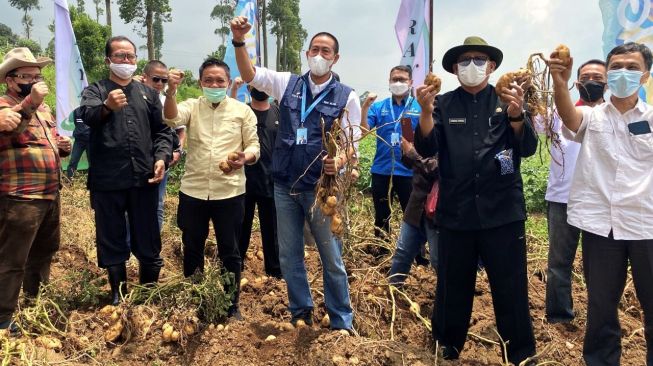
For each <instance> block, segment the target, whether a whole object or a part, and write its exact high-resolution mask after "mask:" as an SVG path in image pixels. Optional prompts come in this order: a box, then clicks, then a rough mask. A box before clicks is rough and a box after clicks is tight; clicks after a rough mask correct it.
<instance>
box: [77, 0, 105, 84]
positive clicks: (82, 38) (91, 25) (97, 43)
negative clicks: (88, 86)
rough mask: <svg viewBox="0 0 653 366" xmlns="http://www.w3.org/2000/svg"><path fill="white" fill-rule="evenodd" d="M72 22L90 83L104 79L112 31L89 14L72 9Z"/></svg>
mask: <svg viewBox="0 0 653 366" xmlns="http://www.w3.org/2000/svg"><path fill="white" fill-rule="evenodd" d="M70 20H71V22H72V26H73V32H74V33H75V38H76V39H77V47H78V48H79V53H80V55H81V57H82V63H83V64H84V71H86V78H87V79H88V81H89V83H93V82H95V81H98V80H101V79H104V78H105V77H106V76H107V75H108V74H109V70H108V68H107V66H106V65H105V63H104V59H105V56H104V45H105V43H106V41H107V39H109V38H110V37H111V29H110V28H109V27H107V26H105V25H101V24H99V23H98V22H96V21H95V20H93V19H92V18H91V17H90V16H89V15H88V14H85V13H79V12H78V11H77V9H75V8H73V7H71V8H70Z"/></svg>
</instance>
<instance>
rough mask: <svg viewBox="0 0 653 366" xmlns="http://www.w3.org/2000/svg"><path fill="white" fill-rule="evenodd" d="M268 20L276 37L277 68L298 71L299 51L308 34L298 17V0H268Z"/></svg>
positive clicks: (299, 68)
mask: <svg viewBox="0 0 653 366" xmlns="http://www.w3.org/2000/svg"><path fill="white" fill-rule="evenodd" d="M267 12H268V20H270V21H271V22H272V24H273V26H272V28H271V29H270V32H271V33H272V34H274V35H275V36H276V38H277V70H278V71H291V72H294V73H300V72H301V68H302V61H301V56H300V52H301V49H302V45H303V44H304V42H305V41H306V37H307V36H308V34H307V33H306V30H305V29H304V27H302V24H301V19H300V18H299V0H270V3H269V4H268V8H267Z"/></svg>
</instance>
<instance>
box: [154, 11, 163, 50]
mask: <svg viewBox="0 0 653 366" xmlns="http://www.w3.org/2000/svg"><path fill="white" fill-rule="evenodd" d="M162 46H163V20H162V19H161V14H159V13H155V14H154V58H155V59H157V60H160V59H161V47H162Z"/></svg>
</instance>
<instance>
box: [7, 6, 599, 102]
mask: <svg viewBox="0 0 653 366" xmlns="http://www.w3.org/2000/svg"><path fill="white" fill-rule="evenodd" d="M53 3H54V1H53V0H41V9H40V10H38V11H35V12H34V13H33V15H32V16H33V17H34V24H35V26H34V30H33V33H32V34H33V37H32V38H33V39H34V40H36V41H37V42H39V43H41V45H42V46H43V47H45V46H47V43H48V41H49V40H50V39H51V38H52V33H50V31H49V30H48V28H47V26H48V24H51V23H52V22H53V19H54V9H53V7H54V5H53ZM68 3H69V5H76V4H77V2H76V0H68ZM170 3H171V6H172V22H171V23H165V24H164V40H165V42H164V44H163V61H164V62H166V63H167V64H168V65H169V66H175V67H177V68H181V69H190V70H193V71H195V70H196V69H197V68H198V66H199V64H200V63H201V61H202V60H203V58H205V57H206V55H208V54H209V53H211V52H213V51H214V50H216V49H217V47H218V45H219V44H220V38H219V37H218V36H217V35H215V34H214V33H213V31H214V29H215V28H216V27H217V26H218V23H217V21H214V20H211V19H210V17H209V14H210V12H211V10H212V8H213V6H214V5H215V4H216V2H215V1H213V0H192V1H191V0H170ZM598 3H599V0H574V1H570V0H494V1H481V0H478V1H461V0H435V5H434V33H435V35H434V57H435V66H436V67H435V70H434V71H435V72H436V73H437V74H438V75H439V76H440V77H442V79H443V91H447V90H450V89H453V88H455V87H457V86H458V82H457V80H456V78H455V76H453V75H450V74H448V73H447V72H446V71H444V70H443V69H442V66H441V61H442V55H444V53H445V52H446V51H447V50H448V49H449V48H451V47H453V46H456V45H459V44H461V43H462V42H463V40H464V38H465V37H466V36H468V35H478V36H481V37H482V38H484V39H485V40H486V41H487V42H488V43H490V44H491V45H493V46H496V47H498V48H500V49H501V50H502V51H503V53H504V61H503V64H502V65H501V67H500V68H499V69H498V70H497V72H496V73H495V75H494V77H493V78H492V80H496V79H497V78H498V77H499V76H500V75H501V74H503V73H505V72H508V71H513V70H516V69H518V68H519V67H522V66H524V65H525V64H526V61H527V59H528V55H529V54H531V53H534V52H544V53H545V54H547V55H548V54H549V53H550V52H551V51H552V50H553V48H555V47H556V46H557V45H558V44H559V43H564V44H567V45H568V46H569V48H570V49H571V53H572V55H573V56H574V58H575V60H576V64H577V65H578V64H580V63H581V62H582V61H584V60H588V59H590V58H603V57H604V55H603V54H602V38H601V37H602V32H603V24H602V19H601V12H600V9H599V5H598ZM399 4H400V0H328V1H326V0H323V1H318V0H303V1H301V3H300V17H301V19H302V24H303V26H304V28H306V30H307V31H308V34H309V39H310V36H311V35H313V34H315V33H317V32H319V31H328V32H331V33H333V34H335V35H336V37H338V39H339V41H340V61H339V62H338V64H337V65H335V66H334V71H336V72H338V73H339V74H340V76H341V79H342V80H343V81H344V82H345V83H347V84H349V85H350V86H352V87H353V88H355V89H356V90H357V91H359V92H362V91H365V90H370V91H374V92H376V93H378V94H379V95H381V96H388V95H389V92H388V91H387V89H388V86H387V84H388V71H389V70H390V68H391V67H392V66H395V65H396V64H397V63H398V62H399V60H400V58H401V52H400V50H399V46H398V43H397V38H396V36H395V33H394V23H395V18H396V16H397V11H398V8H399ZM0 5H1V6H2V9H3V10H2V12H0V22H1V23H5V24H7V25H9V26H11V27H12V28H13V29H14V32H15V33H19V34H23V33H24V31H23V28H22V25H21V23H20V18H21V16H22V13H21V12H20V11H18V10H17V9H15V8H12V7H10V6H9V1H8V0H0ZM86 6H87V8H88V13H89V14H91V15H92V16H93V17H95V10H94V9H93V2H92V1H91V0H86ZM112 14H113V19H112V21H113V31H114V34H124V35H127V36H128V37H130V38H132V39H133V40H134V41H135V42H136V44H137V46H141V45H144V44H145V40H144V39H142V38H140V37H138V36H137V35H136V33H135V32H134V31H133V26H132V25H130V24H124V23H123V22H122V19H120V17H119V16H118V8H117V4H116V3H115V0H114V2H113V8H112ZM100 22H102V23H104V17H101V19H100ZM274 43H275V42H274V38H270V39H269V42H268V44H269V45H270V46H271V48H270V50H269V51H268V57H269V60H270V61H269V63H270V65H272V66H273V67H274V64H275V63H274V55H275V50H274V48H273V47H274ZM307 43H308V41H307ZM307 43H306V44H305V46H307ZM139 56H141V57H146V51H144V50H142V51H139ZM303 62H304V68H303V70H306V69H307V67H306V60H305V59H304V60H303Z"/></svg>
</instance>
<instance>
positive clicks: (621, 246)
mask: <svg viewBox="0 0 653 366" xmlns="http://www.w3.org/2000/svg"><path fill="white" fill-rule="evenodd" d="M581 240H582V245H583V251H582V253H583V271H584V274H585V282H586V283H587V300H588V305H587V328H586V331H585V342H584V345H583V358H584V360H585V362H586V364H587V365H588V366H597V365H600V366H607V365H619V364H620V358H621V337H622V334H621V326H620V325H619V312H618V306H619V301H620V300H621V295H622V294H623V292H624V287H625V286H626V275H627V272H628V264H630V266H631V269H632V274H633V284H634V285H635V291H636V293H637V299H638V300H639V303H640V304H641V306H642V310H643V313H644V336H645V338H646V350H647V352H646V365H648V366H653V240H615V239H614V238H613V237H612V233H610V235H609V237H607V238H606V237H603V236H599V235H595V234H592V233H589V232H587V231H583V238H582V239H581Z"/></svg>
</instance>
